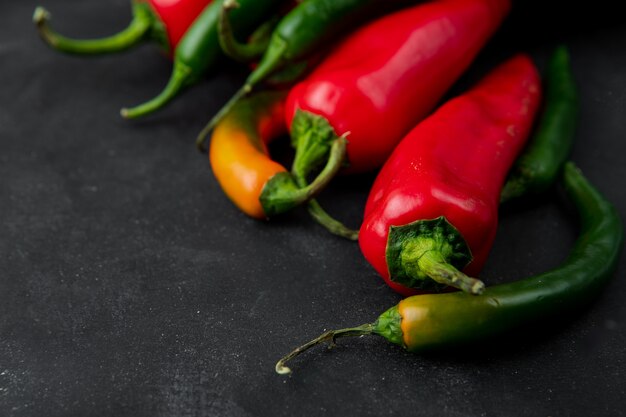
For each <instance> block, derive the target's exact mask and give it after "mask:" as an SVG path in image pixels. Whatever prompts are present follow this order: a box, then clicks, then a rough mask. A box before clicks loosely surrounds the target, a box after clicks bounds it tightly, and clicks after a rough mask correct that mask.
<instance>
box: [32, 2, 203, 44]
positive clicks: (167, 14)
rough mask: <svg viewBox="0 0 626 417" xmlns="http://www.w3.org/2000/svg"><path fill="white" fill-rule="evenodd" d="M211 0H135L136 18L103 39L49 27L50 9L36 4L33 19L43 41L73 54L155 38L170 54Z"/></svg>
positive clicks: (134, 14)
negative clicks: (67, 34) (65, 33)
mask: <svg viewBox="0 0 626 417" xmlns="http://www.w3.org/2000/svg"><path fill="white" fill-rule="evenodd" d="M211 1H212V0H133V1H132V9H133V19H132V21H131V23H130V24H129V25H128V27H127V28H126V29H124V30H122V31H121V32H119V33H117V34H115V35H112V36H109V37H106V38H101V39H85V40H82V39H70V38H66V37H65V36H62V35H59V34H58V33H56V32H54V31H53V30H52V29H50V27H48V20H49V19H50V13H48V11H47V10H46V9H44V8H43V7H37V9H36V10H35V13H34V15H33V20H34V21H35V24H36V25H37V27H38V29H39V33H40V35H41V37H42V38H43V40H44V41H46V42H47V43H48V44H49V45H50V46H52V47H53V48H55V49H57V50H59V51H63V52H67V53H73V54H89V55H92V54H104V53H112V52H118V51H122V50H125V49H128V48H130V47H132V46H134V45H137V44H139V43H140V42H141V41H143V40H145V39H146V38H152V39H154V40H156V41H157V42H158V43H160V44H161V46H162V47H163V49H165V50H167V51H168V52H169V53H170V54H172V53H173V51H174V49H176V46H177V45H178V43H179V41H180V40H181V38H182V37H183V35H184V34H185V32H187V29H189V27H190V26H191V24H192V23H193V22H194V20H196V18H197V17H198V16H199V15H200V13H201V12H202V10H204V8H205V7H206V5H207V4H209V3H211Z"/></svg>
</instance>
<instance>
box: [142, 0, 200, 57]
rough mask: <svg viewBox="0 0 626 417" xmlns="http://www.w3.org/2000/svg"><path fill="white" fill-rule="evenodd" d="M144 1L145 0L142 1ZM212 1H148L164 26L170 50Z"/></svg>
mask: <svg viewBox="0 0 626 417" xmlns="http://www.w3.org/2000/svg"><path fill="white" fill-rule="evenodd" d="M144 1H145V0H144ZM211 1H212V0H148V3H150V5H152V7H153V8H154V11H155V12H156V13H157V14H158V15H159V17H160V18H161V21H162V22H163V24H164V25H165V30H166V31H167V36H168V38H169V40H170V45H171V47H172V49H174V48H175V47H176V45H178V42H179V41H180V38H182V37H183V35H184V34H185V32H187V29H189V26H191V24H192V23H193V21H194V20H196V17H198V15H199V14H200V12H202V10H204V8H205V7H206V5H207V4H209V3H211Z"/></svg>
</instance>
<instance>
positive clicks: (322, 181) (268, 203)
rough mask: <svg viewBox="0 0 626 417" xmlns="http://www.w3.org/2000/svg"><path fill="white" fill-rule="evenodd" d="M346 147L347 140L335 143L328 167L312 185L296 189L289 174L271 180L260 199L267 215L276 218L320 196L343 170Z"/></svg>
mask: <svg viewBox="0 0 626 417" xmlns="http://www.w3.org/2000/svg"><path fill="white" fill-rule="evenodd" d="M346 145H347V142H346V139H345V138H339V139H338V140H336V141H335V143H333V145H332V147H331V152H330V157H329V158H328V162H327V163H326V166H325V167H324V169H323V170H322V171H321V172H320V173H319V175H318V176H317V177H316V178H315V180H313V182H311V184H308V185H307V184H303V185H301V184H297V187H296V186H295V185H292V184H293V183H292V181H293V179H292V177H291V175H289V174H288V173H280V174H276V175H274V176H273V177H272V178H270V180H269V181H268V182H267V183H266V184H265V187H263V191H262V193H261V196H260V197H259V200H260V201H261V205H262V206H263V211H265V214H267V215H268V216H274V215H276V214H280V213H284V212H286V211H289V210H291V209H293V208H294V207H297V206H300V205H302V204H304V203H307V202H309V201H310V200H311V199H312V198H314V197H315V196H316V195H318V194H319V193H320V192H321V191H322V190H323V189H324V188H326V185H328V183H329V182H330V180H332V179H333V178H334V177H335V175H336V174H337V171H339V169H340V168H341V165H342V163H343V160H344V158H345V155H346ZM296 183H297V179H296ZM298 187H299V188H298Z"/></svg>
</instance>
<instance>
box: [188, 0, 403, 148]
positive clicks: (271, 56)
mask: <svg viewBox="0 0 626 417" xmlns="http://www.w3.org/2000/svg"><path fill="white" fill-rule="evenodd" d="M238 1H239V3H241V5H240V7H239V8H238V9H234V10H233V11H232V13H233V16H232V17H233V19H234V18H235V16H234V13H235V12H237V11H240V10H241V8H242V7H243V4H242V0H238ZM394 3H407V0H395V1H388V0H387V1H385V0H304V1H303V2H302V3H300V4H299V5H298V6H296V7H295V8H293V9H292V10H291V11H290V12H289V13H288V14H287V15H285V17H283V18H282V19H281V20H280V22H279V23H278V25H277V26H276V28H275V29H274V31H273V32H272V36H271V38H270V42H269V44H268V46H267V49H266V50H265V53H264V54H263V57H262V58H261V60H260V62H259V65H258V66H257V67H256V68H255V69H254V71H252V72H251V73H250V75H249V76H248V78H247V79H246V81H245V83H244V85H243V86H242V87H241V88H240V89H239V90H238V91H237V92H236V93H235V94H234V95H233V97H232V98H231V99H230V100H229V101H228V102H227V103H226V105H225V106H224V107H222V109H221V110H220V111H219V112H218V113H217V114H216V115H215V116H214V117H213V118H212V119H211V120H210V121H209V123H208V124H207V125H206V126H205V127H204V129H202V131H201V132H200V134H199V135H198V138H197V140H196V145H197V146H198V148H199V149H200V150H202V151H204V148H203V146H204V141H205V139H206V136H207V135H208V133H209V132H210V131H211V130H212V129H213V127H214V126H215V125H216V124H217V123H218V122H219V121H220V119H221V118H222V117H224V116H225V115H226V114H227V113H228V111H229V109H230V108H231V107H232V106H233V105H234V104H235V103H236V102H237V101H238V100H239V99H241V98H242V97H243V96H245V95H247V94H249V93H250V92H251V91H252V89H253V88H254V87H255V86H256V85H258V84H260V83H261V82H263V81H265V80H266V79H267V78H268V77H269V76H271V75H272V74H274V73H275V72H276V71H278V70H279V69H281V68H283V67H284V66H285V65H287V64H294V63H299V62H301V61H303V60H305V59H306V58H307V57H308V56H309V55H311V54H313V53H315V52H317V51H319V49H320V46H321V45H323V44H324V43H325V42H327V41H328V40H330V39H333V38H336V37H337V36H338V35H339V34H342V33H346V32H347V31H349V30H350V29H351V28H354V27H356V26H357V25H358V24H359V23H362V22H363V21H364V20H365V19H367V18H368V17H370V16H372V15H373V14H374V13H378V14H380V13H381V11H385V10H388V9H389V7H390V6H392V7H393V5H394ZM225 29H227V26H226V27H225ZM221 36H223V37H229V38H232V34H231V33H230V32H229V31H228V30H224V31H223V32H222V33H221ZM235 43H236V41H235V40H234V39H224V40H223V41H222V44H223V45H232V44H235ZM231 53H233V54H235V55H236V54H238V52H236V51H232V52H231Z"/></svg>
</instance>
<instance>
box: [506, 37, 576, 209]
mask: <svg viewBox="0 0 626 417" xmlns="http://www.w3.org/2000/svg"><path fill="white" fill-rule="evenodd" d="M546 91H547V93H546V104H545V109H544V111H543V114H542V117H541V121H540V123H539V126H538V128H537V131H536V133H535V134H534V135H533V137H532V138H531V140H530V141H529V144H528V146H527V147H526V149H525V150H524V151H523V153H522V154H521V156H520V157H519V158H518V159H517V161H516V162H515V165H514V166H513V168H512V169H511V173H510V174H509V178H508V180H507V182H506V184H505V186H504V188H503V189H502V193H501V195H500V201H501V202H505V201H509V200H511V199H514V198H517V197H520V196H522V195H527V194H530V195H532V194H538V193H541V192H543V191H545V190H546V189H547V188H548V187H550V185H552V184H553V183H554V181H555V180H556V178H557V176H558V174H559V172H560V170H561V168H562V167H563V164H564V163H565V161H567V158H568V156H569V154H570V151H571V149H572V145H573V142H574V133H575V130H576V118H577V116H578V93H577V89H576V83H575V81H574V77H573V75H572V70H571V67H570V59H569V54H568V52H567V49H566V48H565V47H563V46H562V47H559V48H557V50H556V51H555V52H554V54H553V56H552V58H551V60H550V64H549V68H548V76H547V89H546Z"/></svg>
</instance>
